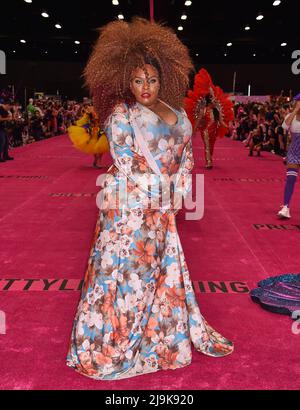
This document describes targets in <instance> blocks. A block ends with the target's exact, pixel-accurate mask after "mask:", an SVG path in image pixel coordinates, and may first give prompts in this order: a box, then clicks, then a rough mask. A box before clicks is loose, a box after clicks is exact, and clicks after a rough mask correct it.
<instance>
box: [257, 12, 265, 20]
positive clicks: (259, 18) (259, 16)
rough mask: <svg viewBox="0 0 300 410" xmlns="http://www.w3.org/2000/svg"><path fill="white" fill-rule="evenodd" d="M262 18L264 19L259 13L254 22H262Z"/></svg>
mask: <svg viewBox="0 0 300 410" xmlns="http://www.w3.org/2000/svg"><path fill="white" fill-rule="evenodd" d="M263 18H264V16H263V14H261V13H260V14H259V15H258V16H257V17H256V20H258V21H259V20H262V19H263Z"/></svg>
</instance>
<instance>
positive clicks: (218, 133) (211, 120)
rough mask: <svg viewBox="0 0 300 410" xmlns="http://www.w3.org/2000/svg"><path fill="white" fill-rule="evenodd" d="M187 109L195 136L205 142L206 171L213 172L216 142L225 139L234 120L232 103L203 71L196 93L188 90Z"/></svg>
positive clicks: (196, 77) (195, 83)
mask: <svg viewBox="0 0 300 410" xmlns="http://www.w3.org/2000/svg"><path fill="white" fill-rule="evenodd" d="M185 109H186V111H187V114H188V117H189V119H190V121H191V123H192V125H193V130H194V135H196V133H197V132H198V133H200V135H201V138H202V140H203V145H204V156H205V162H206V165H205V167H206V168H207V169H212V168H213V155H214V147H215V143H216V140H217V139H218V138H223V137H224V135H225V134H226V133H227V132H228V130H229V126H230V122H231V121H233V120H234V112H233V103H232V102H231V101H230V99H229V95H227V94H225V93H224V92H223V90H222V89H221V88H220V87H218V86H216V85H214V84H213V81H212V78H211V76H210V75H209V73H208V72H207V71H206V70H205V69H204V68H201V70H200V71H199V72H198V73H197V75H196V76H195V81H194V87H193V90H189V91H188V97H187V98H185Z"/></svg>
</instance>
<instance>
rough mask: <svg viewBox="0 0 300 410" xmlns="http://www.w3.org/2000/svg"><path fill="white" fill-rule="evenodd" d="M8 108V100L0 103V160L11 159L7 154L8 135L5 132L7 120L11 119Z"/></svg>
mask: <svg viewBox="0 0 300 410" xmlns="http://www.w3.org/2000/svg"><path fill="white" fill-rule="evenodd" d="M9 109H10V104H9V103H8V101H4V102H3V103H2V104H0V162H5V161H8V160H12V159H13V158H12V157H10V156H9V155H8V137H7V133H6V126H7V122H8V121H10V120H11V119H12V116H11V114H10V113H9Z"/></svg>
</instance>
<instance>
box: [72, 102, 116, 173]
mask: <svg viewBox="0 0 300 410" xmlns="http://www.w3.org/2000/svg"><path fill="white" fill-rule="evenodd" d="M68 135H69V137H70V140H71V141H72V143H73V146H74V147H75V148H77V149H78V150H79V151H82V152H85V153H86V154H93V155H94V162H93V167H94V168H102V165H101V159H102V157H103V154H104V153H105V152H109V143H108V140H107V138H106V135H105V134H104V132H103V131H102V130H101V128H100V124H99V118H98V115H97V113H96V112H95V111H94V108H93V106H92V105H88V106H87V107H86V108H85V112H84V115H83V116H82V117H81V118H80V119H79V120H78V121H76V125H71V126H70V127H69V128H68Z"/></svg>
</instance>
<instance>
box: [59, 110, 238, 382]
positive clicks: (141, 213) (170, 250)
mask: <svg viewBox="0 0 300 410" xmlns="http://www.w3.org/2000/svg"><path fill="white" fill-rule="evenodd" d="M136 109H138V108H136ZM149 111H150V110H146V111H143V112H141V117H140V118H141V120H143V121H144V124H145V126H151V127H152V128H151V127H150V129H154V130H156V131H157V135H155V133H153V135H152V140H151V133H150V135H149V140H148V143H149V147H150V148H151V147H152V148H153V149H157V147H158V148H159V147H160V148H161V150H162V157H163V158H162V160H161V161H160V159H158V163H159V165H160V167H161V169H162V170H163V169H165V170H168V172H169V170H170V169H171V171H172V172H173V171H175V170H176V171H177V169H179V172H180V173H182V175H187V174H188V173H190V172H191V170H192V166H191V164H193V157H192V149H191V144H190V142H189V141H190V140H191V126H190V123H189V122H188V120H187V118H186V116H185V114H184V113H182V112H179V111H178V112H177V116H178V122H177V125H176V127H172V129H170V128H169V127H168V126H167V125H166V124H162V123H161V122H160V120H159V119H158V117H155V115H154V113H153V115H152V114H151V112H149ZM112 123H114V126H112ZM109 124H110V125H108V128H107V129H106V135H107V136H108V139H109V142H110V144H111V148H112V154H113V156H114V163H115V165H114V167H112V168H111V169H110V174H109V177H114V178H115V179H114V182H113V183H109V184H108V185H107V188H104V189H107V192H108V193H109V190H111V189H112V187H113V186H114V185H113V184H115V185H118V183H119V177H120V173H121V172H123V174H126V175H127V178H128V179H127V183H128V185H130V189H131V190H132V191H133V190H134V189H135V187H134V182H135V181H134V178H135V175H136V173H137V172H138V173H142V172H146V171H149V169H148V166H147V163H146V162H145V159H143V158H141V157H140V153H139V152H137V151H136V149H135V146H134V136H133V132H132V129H131V127H130V124H129V122H128V117H127V114H126V107H125V108H124V106H121V107H118V108H117V109H116V112H115V113H114V114H113V115H112V118H111V121H110V123H109ZM112 130H113V131H112ZM149 132H150V131H149ZM155 138H156V139H157V141H156V143H154V141H153V140H154V139H155ZM163 138H164V139H165V141H167V145H166V143H165V142H164V141H162V139H163ZM185 144H190V145H189V149H188V151H186V150H184V146H185ZM164 150H166V151H164ZM183 158H184V160H183ZM174 161H175V162H174ZM175 163H176V164H175ZM128 164H130V166H128ZM141 195H142V193H141ZM108 197H109V195H108V196H107V198H108ZM109 201H110V199H109V198H108V200H107V207H106V208H104V209H101V211H100V213H99V218H98V220H97V224H96V229H95V235H94V238H93V241H92V246H91V252H90V256H89V260H88V267H87V271H86V275H85V280H84V286H83V289H82V294H81V298H80V302H79V304H78V308H77V312H76V315H75V319H74V323H73V329H72V334H71V340H70V345H69V350H68V355H67V365H68V366H70V367H73V368H75V369H76V370H77V371H78V372H79V373H81V374H83V375H85V376H88V377H91V378H94V379H102V380H114V379H122V378H127V377H133V376H137V375H139V374H146V373H151V372H155V371H158V370H167V369H173V370H174V369H177V368H180V367H183V366H187V365H189V364H190V363H191V360H192V353H191V345H192V343H193V345H194V346H195V348H196V349H197V350H198V351H200V352H202V353H204V354H206V355H210V356H215V357H217V356H225V355H227V354H230V353H231V352H232V351H233V344H232V342H230V341H229V340H228V339H226V338H224V337H223V336H221V335H220V334H219V333H217V332H216V331H215V330H214V329H213V328H212V327H210V326H209V324H208V323H207V322H206V321H205V319H204V318H203V316H202V315H201V313H200V310H199V307H198V304H197V300H196V297H195V294H194V290H193V286H192V282H191V279H190V275H189V272H188V268H187V264H186V261H185V257H184V253H183V249H182V246H181V243H180V238H179V236H178V232H177V227H176V219H175V214H174V211H172V210H161V209H159V210H151V209H146V208H143V207H134V208H129V207H128V208H125V209H112V207H111V206H109Z"/></svg>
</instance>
